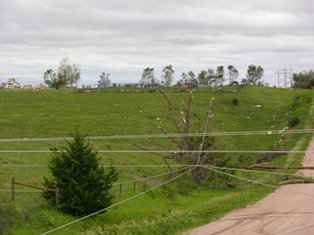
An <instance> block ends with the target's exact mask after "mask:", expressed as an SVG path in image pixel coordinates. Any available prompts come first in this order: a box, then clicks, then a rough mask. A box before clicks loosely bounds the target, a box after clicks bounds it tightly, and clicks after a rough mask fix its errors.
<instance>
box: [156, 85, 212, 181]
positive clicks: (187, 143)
mask: <svg viewBox="0 0 314 235" xmlns="http://www.w3.org/2000/svg"><path fill="white" fill-rule="evenodd" d="M161 93H162V94H163V96H164V98H165V99H166V101H167V104H168V113H169V115H170V118H171V120H172V123H173V126H174V127H175V129H176V131H177V133H178V134H179V135H173V134H169V133H168V132H167V131H166V130H165V129H164V128H163V127H162V126H161V125H159V126H158V128H159V129H160V130H161V131H162V132H163V133H164V134H166V135H168V137H169V139H170V141H171V142H172V143H174V144H175V145H176V146H177V147H178V148H179V149H181V150H182V151H183V153H182V154H178V155H176V154H174V155H172V156H171V157H170V158H172V159H174V160H176V161H179V162H182V163H188V164H189V165H191V166H192V177H193V180H194V182H195V183H198V184H199V183H201V181H202V180H203V179H204V178H205V177H206V176H207V172H208V171H207V169H205V168H203V167H200V166H201V165H203V164H205V163H206V162H207V160H209V159H210V154H209V153H204V152H202V150H204V149H206V150H208V149H211V148H212V145H213V142H212V141H209V140H208V139H206V138H205V135H203V136H196V137H191V136H190V116H191V111H190V110H191V105H192V100H193V93H192V91H190V92H188V93H187V94H188V97H187V100H186V101H185V102H183V106H182V107H181V110H180V114H179V117H176V115H175V114H174V110H173V106H172V102H171V99H170V98H169V96H168V95H167V94H166V93H165V92H164V91H161ZM212 103H213V100H211V101H210V102H209V105H208V110H207V115H206V118H205V122H204V129H203V133H206V131H207V127H208V122H209V119H210V118H211V110H212ZM186 161H187V162H186Z"/></svg>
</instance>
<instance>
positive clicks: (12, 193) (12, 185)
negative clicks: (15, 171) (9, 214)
mask: <svg viewBox="0 0 314 235" xmlns="http://www.w3.org/2000/svg"><path fill="white" fill-rule="evenodd" d="M14 184H15V181H14V177H12V182H11V202H14Z"/></svg>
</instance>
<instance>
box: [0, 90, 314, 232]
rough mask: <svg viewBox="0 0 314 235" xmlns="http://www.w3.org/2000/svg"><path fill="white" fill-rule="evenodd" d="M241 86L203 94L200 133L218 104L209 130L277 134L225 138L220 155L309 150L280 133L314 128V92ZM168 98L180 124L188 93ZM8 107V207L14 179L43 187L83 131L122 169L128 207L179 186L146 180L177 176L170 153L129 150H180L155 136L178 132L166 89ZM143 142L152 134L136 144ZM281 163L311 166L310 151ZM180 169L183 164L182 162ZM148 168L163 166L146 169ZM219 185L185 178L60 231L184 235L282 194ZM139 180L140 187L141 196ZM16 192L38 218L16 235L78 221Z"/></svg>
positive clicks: (4, 97)
mask: <svg viewBox="0 0 314 235" xmlns="http://www.w3.org/2000/svg"><path fill="white" fill-rule="evenodd" d="M231 89H233V88H231V87H223V88H222V91H219V90H218V89H209V88H197V89H195V91H194V93H193V94H194V95H193V103H192V107H191V116H190V118H191V120H190V123H191V129H190V132H191V133H196V132H203V123H204V119H205V115H206V112H207V106H208V103H209V101H210V99H212V98H214V103H213V109H212V113H213V117H212V118H211V120H210V123H209V127H208V130H207V132H212V133H218V132H223V133H225V132H243V133H248V132H249V131H268V133H269V134H263V135H235V136H226V135H220V136H215V149H218V150H230V151H232V150H244V151H249V150H260V151H262V150H270V149H274V148H275V147H276V148H277V149H282V150H289V149H294V150H305V149H306V147H307V144H308V141H309V140H310V139H311V134H284V135H282V134H279V133H278V131H279V130H282V129H283V128H285V127H287V126H289V125H291V122H292V120H297V123H296V125H294V126H293V127H292V129H303V128H313V125H314V121H313V120H314V119H313V113H314V112H313V111H310V110H311V107H312V106H313V97H314V96H313V90H292V91H291V90H289V89H275V88H268V87H244V88H241V89H240V90H239V91H238V92H237V93H230V92H229V90H231ZM167 94H168V96H169V97H170V98H171V101H172V104H173V110H174V113H175V115H176V116H177V117H179V113H180V108H182V102H183V101H185V100H186V99H187V94H186V92H181V91H179V90H175V89H168V90H167ZM0 101H1V102H0V110H1V112H0V141H1V142H0V150H1V151H2V152H0V190H7V191H5V192H0V195H1V197H4V198H5V199H7V200H9V199H10V192H9V190H10V189H11V183H10V182H11V179H12V177H14V178H15V180H16V181H20V182H24V183H28V184H34V185H38V186H40V185H41V183H42V181H43V177H44V176H45V177H49V170H48V167H47V164H48V162H49V159H50V158H51V156H52V153H49V152H47V151H49V150H50V149H51V148H54V147H57V148H60V147H62V146H64V145H65V143H64V140H63V139H64V138H66V137H69V136H70V135H71V133H74V132H75V131H79V132H80V133H83V134H86V135H87V136H88V137H91V138H92V137H95V136H98V137H99V136H101V137H103V138H99V139H93V138H92V139H91V140H90V142H91V143H92V145H93V147H94V149H95V150H96V151H108V152H105V153H99V157H100V161H101V164H103V165H105V166H109V165H114V166H117V169H118V171H119V172H120V177H119V180H118V182H117V184H116V185H114V186H113V194H114V195H115V199H114V203H119V202H121V201H123V200H128V199H129V198H131V197H134V196H135V195H136V194H139V193H141V192H144V191H145V190H147V189H149V188H152V187H155V185H158V184H160V183H162V182H164V181H165V180H167V179H169V178H167V175H165V176H160V177H158V178H156V179H155V178H152V179H150V180H146V181H145V180H144V179H143V178H147V177H152V176H154V175H162V174H166V173H167V168H166V167H165V166H164V165H165V164H164V161H163V159H162V156H167V153H162V154H161V155H162V156H160V155H156V154H152V153H150V152H144V153H138V152H128V151H137V150H177V149H176V148H175V146H174V145H173V144H170V142H169V140H168V139H167V138H152V136H153V135H156V134H162V133H161V132H160V130H159V129H158V127H157V126H158V125H162V127H163V128H164V129H165V130H167V132H168V133H173V134H175V133H176V130H175V128H174V126H173V124H172V120H171V118H170V117H169V114H168V112H167V103H166V101H165V99H164V98H163V96H162V94H161V93H160V92H158V90H157V89H156V90H141V89H139V88H136V89H135V88H134V89H131V88H129V89H122V88H119V89H118V88H116V89H114V90H103V91H97V92H92V93H77V92H74V91H73V90H61V91H56V90H44V91H9V92H7V91H0ZM157 119H158V120H157ZM137 135H141V136H144V137H143V138H136V136H137ZM113 136H116V138H112V137H113ZM119 136H123V137H124V138H119ZM125 136H130V138H127V137H125ZM106 137H111V138H106ZM33 138H60V139H59V140H48V139H47V140H45V139H42V140H33ZM278 143H280V146H279V147H278ZM274 146H275V147H274ZM4 151H6V152H4ZM10 151H12V152H10ZM17 151H20V152H17ZM23 151H38V152H23ZM41 151H43V152H41ZM114 151H124V152H114ZM222 155H224V154H222ZM228 157H229V159H230V160H229V161H230V165H232V161H233V160H232V159H243V161H242V163H243V165H247V164H249V163H254V162H255V161H256V159H260V158H261V156H260V155H259V154H250V153H236V154H235V153H229V154H228ZM272 161H273V162H272V163H273V164H278V165H298V164H300V162H301V161H302V154H294V155H282V156H280V157H277V158H275V159H274V160H272ZM170 163H171V164H177V163H176V162H174V161H170ZM145 165H146V166H148V165H160V167H143V166H145ZM118 166H119V167H118ZM123 166H129V167H123ZM136 166H138V167H136ZM238 167H240V166H238ZM174 169H179V167H174ZM226 172H228V173H230V174H235V175H238V176H242V177H246V178H249V179H259V180H261V181H263V182H267V183H271V184H274V185H277V183H278V180H281V179H283V178H280V177H274V176H268V175H267V176H265V174H260V173H255V174H254V173H250V172H248V173H245V172H242V173H241V172H236V171H226ZM289 172H292V171H289ZM218 178H219V177H218ZM218 178H217V173H212V178H211V180H209V181H208V182H207V183H205V185H203V186H202V187H196V186H195V185H192V184H191V182H189V181H188V177H181V178H180V179H179V180H177V181H173V182H172V183H171V184H169V185H170V186H169V187H165V188H158V189H156V190H152V191H151V192H149V193H145V194H143V195H141V196H139V197H136V198H134V199H132V200H130V201H127V202H125V203H123V204H121V205H119V206H117V207H114V208H112V209H110V210H109V211H108V212H106V213H103V214H100V215H98V216H96V217H92V218H89V219H86V220H84V221H81V222H78V223H75V224H73V225H70V226H68V227H66V228H63V229H60V230H58V231H55V232H54V233H52V234H69V233H72V234H78V233H82V234H83V233H84V232H86V233H87V234H174V233H179V232H180V231H181V232H182V231H185V230H188V229H190V228H192V227H195V226H198V225H201V224H203V223H207V222H209V221H212V220H214V219H217V218H219V217H221V216H222V215H223V214H224V213H226V212H228V211H230V210H233V209H235V208H240V207H243V206H245V205H247V204H250V203H254V202H256V201H257V200H259V199H261V198H262V197H263V196H265V195H267V194H268V193H269V192H271V191H273V189H271V188H267V187H264V186H258V185H254V184H253V185H251V184H247V183H246V182H245V181H244V182H241V181H240V180H237V179H233V178H231V177H227V176H225V178H226V179H227V180H229V178H230V182H231V183H232V184H233V185H236V187H235V188H230V187H228V186H226V185H221V184H220V183H219V182H220V181H219V179H218ZM141 179H143V180H141ZM134 180H138V181H137V183H136V190H135V192H134V183H133V182H132V181H134ZM127 181H130V183H127V184H123V188H122V193H121V195H120V185H119V183H121V182H127ZM180 184H181V186H182V185H185V188H186V190H183V192H179V191H180V190H181V191H182V189H180V187H179V186H180ZM16 189H17V190H21V192H17V193H16V198H15V205H16V206H17V208H18V209H19V210H20V211H24V214H25V213H26V212H28V213H29V214H30V216H29V218H28V219H27V222H26V223H23V225H21V226H19V227H18V228H17V229H16V230H15V234H40V233H43V232H45V231H48V230H51V229H54V228H56V227H58V226H61V225H63V224H66V223H68V222H71V221H73V220H75V219H77V218H73V217H70V216H66V215H63V214H61V213H60V212H58V211H56V210H55V209H54V208H50V207H49V206H47V205H45V203H44V202H43V200H42V198H41V197H40V193H39V192H30V191H31V190H32V189H29V188H26V187H24V186H16ZM26 205H27V207H26ZM25 211H26V212H25ZM24 220H25V219H24ZM97 231H98V232H97Z"/></svg>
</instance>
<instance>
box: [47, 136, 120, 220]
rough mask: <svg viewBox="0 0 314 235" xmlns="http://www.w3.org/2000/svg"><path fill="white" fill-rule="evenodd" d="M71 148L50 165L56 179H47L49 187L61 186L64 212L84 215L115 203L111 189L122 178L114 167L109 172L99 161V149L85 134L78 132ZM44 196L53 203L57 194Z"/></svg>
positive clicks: (55, 152) (60, 153) (69, 146)
mask: <svg viewBox="0 0 314 235" xmlns="http://www.w3.org/2000/svg"><path fill="white" fill-rule="evenodd" d="M73 138H74V140H73V141H67V147H65V148H64V149H61V150H60V151H58V150H57V149H54V156H53V158H52V160H51V162H50V164H49V169H50V171H51V174H52V179H47V178H44V185H45V186H46V187H48V188H58V190H59V194H58V200H59V205H58V207H59V208H60V209H61V211H63V212H65V213H67V214H71V215H75V216H82V215H87V214H91V213H93V212H96V211H98V210H101V209H104V208H106V207H108V206H109V205H110V204H111V200H112V195H111V194H110V189H111V186H112V182H114V181H116V180H117V178H118V173H117V172H116V170H115V169H114V168H110V169H109V171H108V172H106V171H105V169H104V168H103V167H102V166H101V165H100V164H99V158H98V157H97V152H95V151H93V150H92V147H91V145H90V143H89V142H88V141H86V138H85V136H81V135H80V134H78V133H76V134H75V135H74V136H73ZM44 197H45V198H46V199H47V200H48V201H50V202H53V201H54V200H53V197H54V195H53V194H52V193H51V192H45V193H44Z"/></svg>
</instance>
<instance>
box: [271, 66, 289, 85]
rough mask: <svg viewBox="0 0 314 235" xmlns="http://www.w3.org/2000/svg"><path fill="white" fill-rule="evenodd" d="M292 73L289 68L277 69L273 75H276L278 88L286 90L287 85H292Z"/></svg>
mask: <svg viewBox="0 0 314 235" xmlns="http://www.w3.org/2000/svg"><path fill="white" fill-rule="evenodd" d="M292 72H293V70H292V69H291V68H289V69H286V68H283V69H278V70H277V72H276V73H275V74H277V75H278V87H284V88H287V86H288V84H291V83H292Z"/></svg>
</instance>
